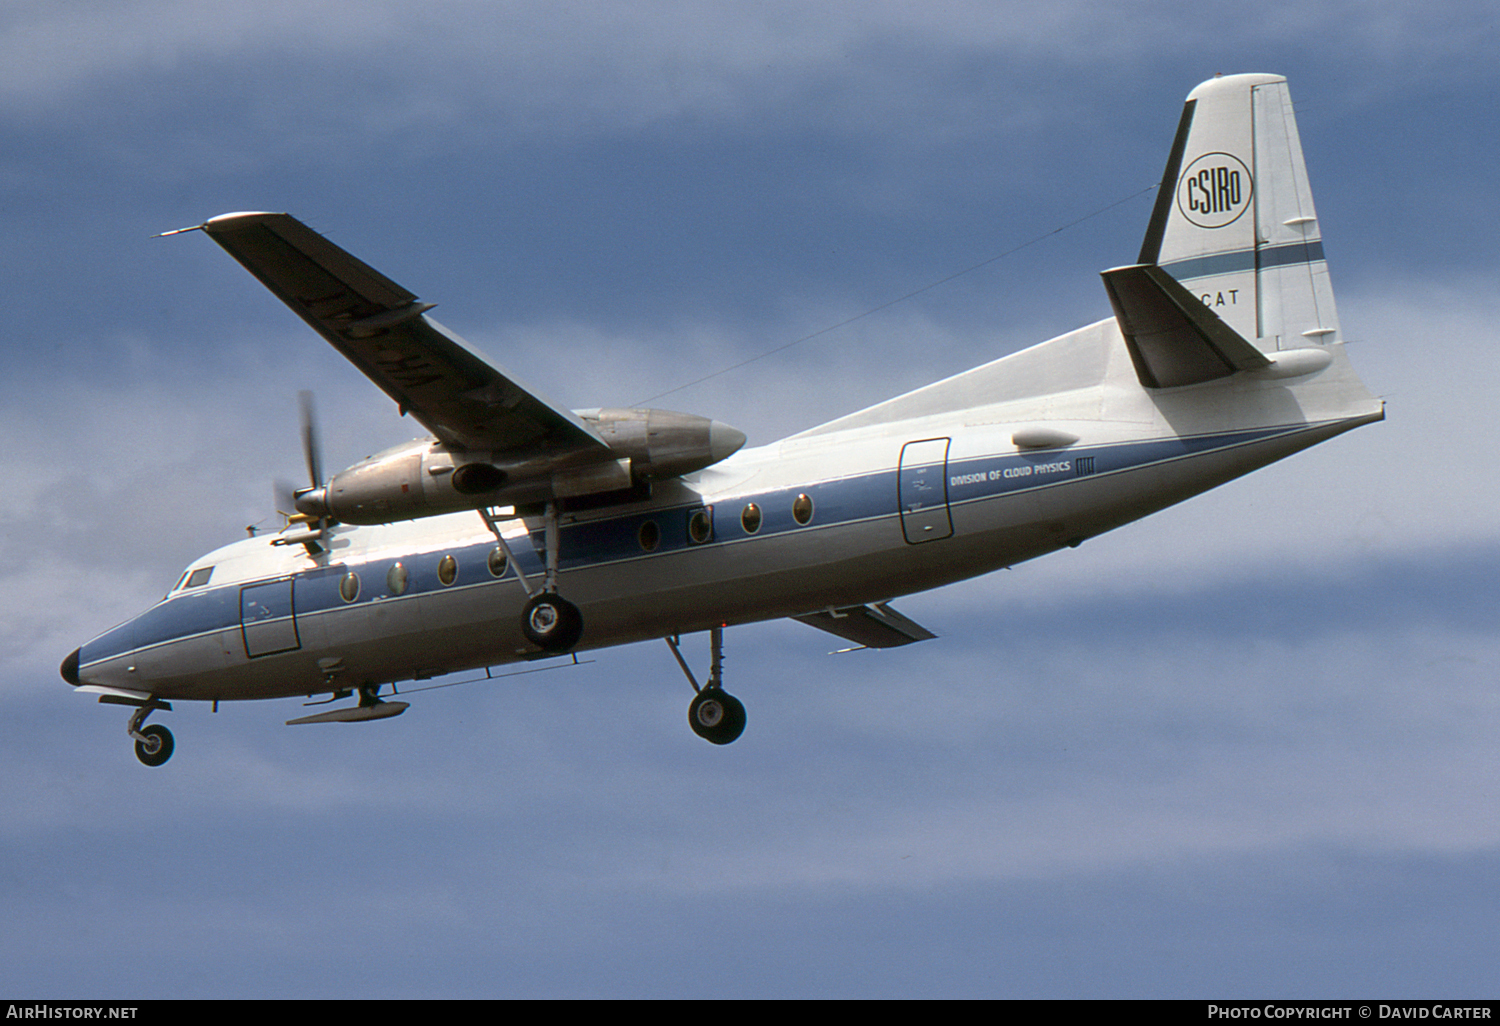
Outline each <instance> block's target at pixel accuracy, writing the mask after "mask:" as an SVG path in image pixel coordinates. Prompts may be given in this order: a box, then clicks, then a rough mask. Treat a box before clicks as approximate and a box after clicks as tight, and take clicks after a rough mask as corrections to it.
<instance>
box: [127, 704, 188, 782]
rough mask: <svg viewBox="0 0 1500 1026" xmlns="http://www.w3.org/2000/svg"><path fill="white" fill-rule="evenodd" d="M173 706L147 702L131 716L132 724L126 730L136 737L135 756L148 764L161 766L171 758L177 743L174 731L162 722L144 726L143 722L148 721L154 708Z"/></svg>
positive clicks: (169, 707)
mask: <svg viewBox="0 0 1500 1026" xmlns="http://www.w3.org/2000/svg"><path fill="white" fill-rule="evenodd" d="M171 708H172V707H171V706H170V705H167V704H166V703H165V702H147V703H146V704H145V705H142V706H141V707H140V708H139V709H137V710H136V711H135V715H134V716H132V717H130V726H129V727H127V728H126V730H127V731H128V732H129V734H130V736H131V737H133V738H135V757H136V758H137V759H139V760H141V762H143V763H145V764H146V765H147V766H160V765H161V764H162V763H164V762H166V761H167V760H168V759H170V758H171V757H172V749H173V748H175V747H176V744H175V742H173V740H172V732H171V731H170V730H168V729H167V728H166V727H163V726H162V725H161V724H160V723H153V724H152V725H151V726H149V727H144V728H143V727H142V726H141V724H143V723H145V722H146V717H147V716H150V715H151V713H152V712H153V711H154V710H156V709H168V710H170V709H171Z"/></svg>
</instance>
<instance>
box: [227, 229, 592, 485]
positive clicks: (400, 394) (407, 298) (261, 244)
mask: <svg viewBox="0 0 1500 1026" xmlns="http://www.w3.org/2000/svg"><path fill="white" fill-rule="evenodd" d="M199 227H201V228H202V230H203V231H204V232H206V233H208V235H209V236H210V237H211V238H212V239H213V240H214V241H215V242H217V243H218V244H219V245H220V246H223V247H224V249H225V250H226V251H228V253H229V255H230V256H232V257H234V258H235V259H236V260H238V261H239V262H240V263H241V264H243V265H244V267H245V269H246V270H248V271H249V272H250V273H251V274H253V275H255V277H256V278H258V279H260V282H261V284H263V285H265V286H266V288H268V289H270V290H271V291H272V292H273V293H275V294H276V296H277V298H279V299H280V300H281V301H282V302H284V303H285V304H286V305H287V306H289V307H291V308H292V310H293V311H294V312H295V313H296V314H297V315H298V316H299V317H301V318H302V319H303V320H304V321H306V322H307V323H308V324H309V325H311V326H312V328H313V330H314V331H316V332H317V333H318V334H320V335H322V336H323V337H324V338H325V339H327V340H328V341H329V342H330V343H332V345H333V347H334V348H335V349H337V350H338V351H339V352H340V353H343V354H344V356H346V357H348V359H349V361H350V362H351V363H353V364H354V365H355V366H356V367H358V368H359V369H360V370H361V371H363V372H364V374H365V376H366V377H368V378H369V379H370V380H371V381H373V382H375V384H376V385H378V386H380V389H381V390H382V391H384V392H385V394H386V395H388V396H390V397H391V398H392V399H394V400H396V403H397V405H398V406H399V407H400V408H401V412H402V413H403V414H405V413H410V414H411V415H412V416H413V417H415V418H416V419H417V420H418V421H420V422H421V423H422V424H423V426H425V427H426V428H427V429H428V430H429V431H431V432H432V433H433V434H434V435H435V436H437V438H438V440H439V441H441V442H443V443H444V444H445V445H448V446H450V447H454V448H459V449H474V450H481V451H493V452H507V451H511V450H517V449H524V450H525V451H526V452H527V453H528V455H530V454H535V455H541V456H553V457H559V456H568V455H574V454H578V455H582V454H593V453H597V454H598V455H599V456H601V457H603V456H607V455H608V454H609V446H608V445H607V444H606V443H605V442H604V440H603V439H602V438H600V437H599V435H598V434H597V433H595V432H594V431H593V430H592V429H591V428H589V427H588V426H587V425H586V424H584V423H583V421H582V420H580V419H579V418H578V417H577V416H575V415H574V414H573V413H572V411H570V410H568V409H567V408H566V407H563V406H560V405H558V404H557V403H555V402H553V401H551V400H550V399H547V398H546V397H544V396H542V395H540V394H539V393H537V392H536V391H535V390H533V389H529V388H527V387H525V386H524V385H522V384H521V383H520V382H519V381H517V380H516V378H515V377H514V376H513V375H510V374H507V373H505V372H504V371H502V370H500V369H499V368H496V367H494V366H491V365H490V364H489V363H487V362H486V361H485V360H484V359H482V358H481V357H479V356H478V355H476V354H475V353H473V352H471V351H470V350H469V349H468V348H467V347H466V346H465V345H464V344H463V342H462V340H460V339H459V338H458V337H457V336H456V335H453V334H452V333H451V332H449V331H448V330H447V329H445V328H443V327H442V326H441V325H439V324H438V323H437V322H436V321H433V320H430V319H428V318H427V317H426V316H425V314H426V312H427V311H428V310H430V309H432V307H433V304H432V303H420V302H418V301H417V297H416V296H414V295H413V294H412V293H410V292H408V291H407V290H406V289H404V288H402V287H401V286H400V285H397V284H396V283H395V282H393V281H391V280H390V279H389V278H387V277H386V276H385V275H383V274H381V273H380V272H379V271H377V270H375V269H374V268H372V267H370V266H369V265H368V264H365V263H364V262H363V261H361V260H359V259H357V258H355V257H353V256H351V255H350V254H348V253H346V252H344V251H343V250H342V249H340V248H339V247H337V246H335V245H334V244H333V243H331V242H329V241H328V240H327V239H325V238H323V236H321V235H319V234H318V233H317V232H315V231H313V230H312V229H311V228H308V227H307V226H306V225H304V224H303V223H302V222H301V221H298V220H297V219H296V218H294V217H291V216H289V215H287V214H266V213H238V214H223V215H221V216H219V217H215V218H213V219H212V220H210V221H208V222H207V223H206V224H203V225H201V226H199Z"/></svg>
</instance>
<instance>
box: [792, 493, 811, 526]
mask: <svg viewBox="0 0 1500 1026" xmlns="http://www.w3.org/2000/svg"><path fill="white" fill-rule="evenodd" d="M812 515H813V501H812V496H810V495H806V494H803V495H799V496H797V498H796V499H795V500H794V501H793V502H792V519H793V520H795V521H797V523H799V524H801V525H802V526H803V527H806V526H807V524H808V522H809V521H810V520H812Z"/></svg>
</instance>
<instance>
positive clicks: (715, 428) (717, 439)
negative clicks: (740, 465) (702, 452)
mask: <svg viewBox="0 0 1500 1026" xmlns="http://www.w3.org/2000/svg"><path fill="white" fill-rule="evenodd" d="M744 444H745V432H743V431H741V430H740V429H739V428H736V427H730V426H729V425H728V424H726V423H724V422H723V421H722V420H716V421H712V422H711V423H710V424H709V425H708V451H709V454H710V455H711V456H713V458H714V462H715V463H717V462H719V461H720V460H722V459H724V458H725V457H726V456H732V455H734V454H735V453H737V452H739V451H740V446H742V445H744Z"/></svg>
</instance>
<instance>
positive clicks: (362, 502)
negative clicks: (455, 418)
mask: <svg viewBox="0 0 1500 1026" xmlns="http://www.w3.org/2000/svg"><path fill="white" fill-rule="evenodd" d="M579 417H580V418H581V419H582V420H583V421H584V423H586V424H588V425H589V427H591V428H593V429H594V430H595V431H596V432H597V433H598V434H599V436H600V437H601V438H602V439H604V441H605V442H606V443H608V445H609V447H610V453H609V456H610V457H613V458H604V459H598V458H595V459H592V460H589V459H588V458H587V457H583V458H582V459H580V458H579V457H572V458H570V457H568V456H563V457H553V456H530V457H526V458H520V459H518V458H517V457H516V456H515V455H514V454H511V453H476V452H452V451H450V450H449V449H447V448H446V447H445V446H443V445H442V444H441V443H439V442H438V441H436V440H435V439H431V438H425V439H418V440H416V441H413V442H408V443H406V444H405V445H399V446H396V447H394V448H392V449H387V450H386V451H385V452H381V453H377V454H376V455H374V456H371V457H370V458H368V459H366V460H363V461H361V462H359V463H356V464H355V465H354V466H352V467H349V468H348V469H346V470H342V471H340V472H339V473H337V474H335V475H334V476H333V477H332V478H331V479H329V481H328V483H327V484H325V485H323V486H322V487H319V488H307V489H304V490H302V491H300V492H298V493H297V496H296V504H297V510H298V512H301V513H304V514H307V515H308V516H313V517H332V518H333V519H335V520H338V521H341V522H343V523H346V524H388V523H392V522H394V521H398V520H416V519H418V518H420V517H430V516H437V515H439V514H442V513H454V512H458V511H461V510H469V509H478V508H480V507H488V506H516V505H522V504H525V503H535V502H546V501H548V500H551V499H566V498H575V497H578V496H582V495H598V494H602V493H608V492H618V491H624V490H626V489H628V488H630V487H631V486H632V485H633V484H634V483H636V482H637V481H645V480H652V479H662V478H669V477H680V476H681V475H683V474H689V473H692V472H693V471H695V470H701V469H703V468H704V467H707V466H711V465H712V464H714V463H717V462H718V461H719V460H722V459H724V458H725V457H726V456H729V455H730V454H731V453H733V452H735V451H736V450H738V449H739V448H740V446H742V445H744V444H745V435H744V433H743V432H740V431H738V430H736V429H735V428H732V427H730V426H729V425H727V424H723V423H720V422H719V421H715V420H709V419H708V418H707V417H698V416H694V415H693V414H689V413H673V412H671V411H669V410H636V409H610V410H584V411H580V412H579Z"/></svg>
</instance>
